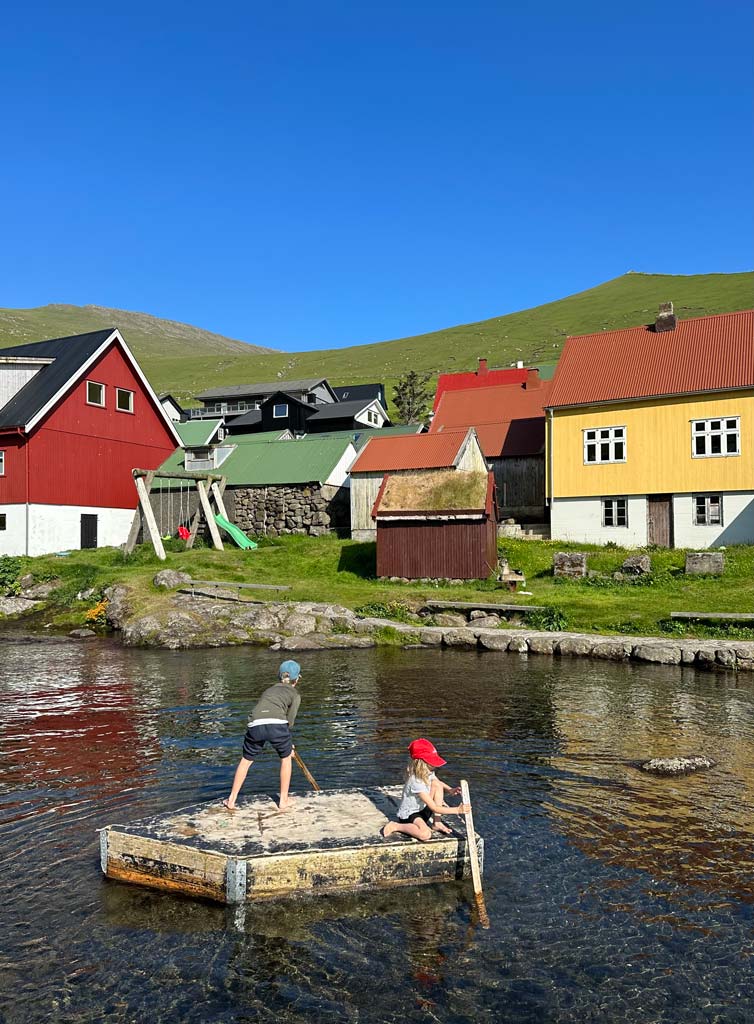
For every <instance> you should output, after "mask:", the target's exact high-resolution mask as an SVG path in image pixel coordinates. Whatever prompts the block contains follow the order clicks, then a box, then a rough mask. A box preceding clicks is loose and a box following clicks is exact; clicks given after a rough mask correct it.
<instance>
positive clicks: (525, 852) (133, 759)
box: [0, 638, 754, 1024]
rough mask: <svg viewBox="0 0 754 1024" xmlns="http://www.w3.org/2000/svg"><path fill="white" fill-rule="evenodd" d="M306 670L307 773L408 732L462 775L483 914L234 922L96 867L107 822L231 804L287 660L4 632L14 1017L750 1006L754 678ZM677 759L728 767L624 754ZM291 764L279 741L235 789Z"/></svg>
mask: <svg viewBox="0 0 754 1024" xmlns="http://www.w3.org/2000/svg"><path fill="white" fill-rule="evenodd" d="M301 660H302V662H303V664H304V667H305V672H306V675H305V680H304V683H303V687H302V688H303V704H302V712H301V715H300V722H299V728H298V729H297V744H298V745H299V748H300V750H301V752H302V754H303V755H304V757H305V759H306V760H307V762H308V764H309V766H310V768H311V769H312V771H313V773H314V775H315V777H316V778H317V779H318V781H319V782H320V784H322V785H323V786H328V787H329V786H361V785H374V784H378V785H383V784H391V783H395V782H397V781H400V775H401V770H402V766H403V762H404V751H405V746H406V744H407V743H408V742H409V740H410V739H412V738H413V737H414V736H416V735H420V734H425V735H428V736H430V737H431V738H432V739H433V740H434V741H435V742H436V743H437V745H438V747H439V748H440V750H441V752H443V754H444V756H445V757H446V758H448V760H449V762H450V765H449V767H448V769H446V771H445V778H446V779H447V780H448V781H451V782H453V781H456V780H457V778H458V777H459V775H461V774H463V775H465V776H467V777H468V779H469V780H470V785H471V792H472V799H473V800H474V803H475V818H476V822H477V827H478V829H479V831H480V832H482V833H483V834H484V835H485V837H486V840H487V854H486V870H485V888H486V893H487V907H488V910H489V913H490V917H491V918H492V927H491V929H490V930H489V931H482V930H480V929H479V928H478V927H476V926H475V924H474V917H473V914H472V913H471V910H470V899H469V895H470V894H469V890H468V888H467V887H466V886H465V885H460V884H450V885H443V886H433V887H428V888H416V889H407V890H399V891H397V892H387V893H385V892H383V893H374V894H367V895H363V894H362V895H359V896H358V897H357V896H349V895H343V896H342V897H337V898H332V897H331V898H320V899H319V900H309V901H298V902H293V901H292V902H288V903H285V904H265V905H262V906H258V907H255V908H249V909H248V910H247V911H246V913H245V915H241V914H239V913H238V912H237V911H235V912H234V911H232V910H227V909H225V908H220V907H216V906H212V905H210V904H203V903H200V902H193V901H190V900H185V899H180V898H176V897H174V896H168V895H161V894H157V893H151V892H148V891H146V890H141V889H138V888H132V887H128V886H123V885H118V884H115V883H111V882H108V881H106V880H105V879H103V877H102V875H101V873H100V869H99V861H98V845H97V841H96V835H95V829H96V828H97V827H98V826H101V825H104V824H106V823H108V822H125V821H128V820H129V819H132V818H135V817H140V816H142V815H145V814H150V813H157V812H162V811H168V810H172V809H174V808H177V807H180V806H182V805H184V804H190V803H194V802H196V801H200V800H211V799H219V798H220V797H221V796H223V795H225V793H226V791H227V789H228V786H229V781H230V777H231V772H232V768H233V766H234V765H235V762H236V760H237V757H238V753H239V743H240V737H241V735H242V732H243V729H244V726H245V722H246V714H247V712H248V710H249V709H250V707H251V705H252V703H253V699H254V696H255V695H256V694H257V693H258V692H259V690H260V689H261V688H262V687H263V686H264V685H266V684H267V683H268V682H269V681H270V680H271V679H272V678H273V675H274V669H275V667H276V665H277V659H276V657H275V656H274V655H273V654H270V653H268V652H266V651H256V650H221V651H208V652H198V653H197V652H192V653H173V652H151V651H133V650H128V651H126V650H123V649H121V648H119V647H117V646H116V645H115V644H109V643H97V644H87V645H81V646H75V645H71V646H69V645H55V646H52V645H31V644H22V643H17V642H9V641H8V640H7V638H6V641H5V642H2V643H0V712H1V715H2V717H1V719H0V772H1V774H0V856H1V858H2V871H1V872H0V908H1V909H0V1021H1V1022H2V1024H33V1022H37V1021H56V1022H83V1021H92V1022H94V1021H101V1020H107V1021H114V1022H121V1021H122V1022H132V1021H133V1022H136V1021H138V1022H150V1024H151V1022H160V1021H170V1022H173V1021H180V1022H184V1021H186V1022H200V1021H207V1022H241V1021H246V1022H266V1021H277V1022H282V1024H288V1022H294V1021H295V1022H299V1021H301V1022H303V1021H306V1022H309V1021H315V1020H316V1021H328V1022H329V1021H332V1022H341V1021H343V1022H345V1021H349V1022H351V1021H361V1022H366V1021H369V1022H387V1021H411V1022H414V1021H416V1022H419V1021H427V1022H429V1021H441V1022H453V1021H459V1022H460V1021H513V1022H536V1024H543V1022H564V1021H568V1022H571V1021H573V1022H579V1024H584V1022H592V1021H606V1022H621V1024H622V1022H637V1024H648V1022H651V1021H663V1022H665V1021H668V1022H670V1021H673V1022H676V1021H677V1022H684V1024H689V1022H696V1021H724V1022H738V1021H740V1022H742V1024H743V1022H747V1024H748V1022H751V1021H752V1020H754V980H753V976H752V967H753V966H754V964H753V959H752V958H753V957H754V942H753V938H754V914H753V910H754V867H753V866H752V850H753V849H754V847H753V845H752V840H753V839H754V818H753V816H752V801H753V798H754V699H753V696H752V694H753V692H754V680H750V679H748V678H746V677H741V679H740V680H739V681H738V682H737V681H736V679H735V677H733V676H730V675H714V674H703V673H696V672H694V671H692V670H680V669H663V668H659V667H653V666H646V667H637V666H622V665H620V666H615V665H610V664H598V663H595V664H588V663H585V662H580V661H576V660H574V661H569V660H565V659H564V660H563V661H558V660H554V661H551V660H550V659H547V658H541V657H540V658H531V659H530V660H528V661H526V660H520V659H519V658H518V657H515V656H510V655H508V656H506V655H495V654H487V655H477V654H471V653H461V652H452V651H447V652H444V653H439V652H437V651H410V652H403V651H393V650H380V651H359V652H354V653H349V652H336V653H332V652H329V653H322V654H312V655H306V656H303V657H302V659H301ZM675 752H680V753H706V754H710V755H712V756H714V757H715V758H716V759H717V760H718V761H719V762H720V766H719V767H718V768H717V769H715V770H713V771H712V772H708V773H700V774H698V775H695V776H689V777H686V778H682V779H677V780H657V779H652V778H648V777H645V776H644V775H642V774H641V773H640V772H638V771H637V770H636V769H635V767H633V765H632V762H633V761H635V759H637V758H643V757H645V756H651V755H663V754H669V753H675ZM295 772H296V769H295V767H294V773H295ZM276 775H277V759H276V758H275V757H274V755H267V757H266V758H265V759H264V760H263V761H260V762H258V763H257V764H256V765H255V766H254V768H252V771H251V773H250V776H249V781H248V782H247V789H246V792H247V793H248V792H250V791H251V789H252V788H256V789H260V790H267V791H270V792H272V791H274V789H275V785H276ZM294 786H295V787H297V788H303V787H304V783H303V780H302V779H301V777H300V775H297V774H294Z"/></svg>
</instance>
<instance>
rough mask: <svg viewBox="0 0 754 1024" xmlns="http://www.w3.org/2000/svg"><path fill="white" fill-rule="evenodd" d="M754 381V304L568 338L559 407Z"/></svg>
mask: <svg viewBox="0 0 754 1024" xmlns="http://www.w3.org/2000/svg"><path fill="white" fill-rule="evenodd" d="M747 387H748V388H750V387H754V310H751V309H749V310H745V311H743V312H741V313H721V314H719V315H717V316H702V317H696V318H695V319H693V320H679V321H678V326H677V327H676V328H675V330H674V331H664V332H662V333H659V334H658V333H656V332H655V330H654V327H652V326H649V327H647V326H642V327H628V328H626V329H624V330H621V331H604V332H603V333H601V334H584V335H580V336H578V337H573V338H568V340H567V341H566V343H565V347H564V349H563V354H562V356H561V357H560V362H559V363H558V368H557V370H556V371H555V378H554V380H553V387H552V394H551V395H550V402H549V404H550V405H551V406H553V407H555V408H557V407H558V406H568V405H591V404H592V403H594V402H619V401H621V400H623V399H631V398H651V397H653V396H659V395H685V394H694V393H696V392H704V391H726V390H730V389H733V388H747Z"/></svg>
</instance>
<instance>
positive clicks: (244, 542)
mask: <svg viewBox="0 0 754 1024" xmlns="http://www.w3.org/2000/svg"><path fill="white" fill-rule="evenodd" d="M215 522H216V523H217V525H218V526H219V527H220V528H221V529H223V530H225V532H226V533H229V534H230V536H231V537H232V538H233V540H234V541H235V542H236V544H237V545H238V546H239V548H245V549H248V550H251V549H252V548H255V547H256V546H257V545H256V544H255V543H254V541H253V540H249V538H248V537H247V536H246V534H245V533H244V532H243V530H239V529H238V527H237V526H234V525H233V523H229V522H228V520H227V519H226V518H225V516H219V515H218V516H215Z"/></svg>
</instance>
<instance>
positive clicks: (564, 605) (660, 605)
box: [0, 537, 754, 638]
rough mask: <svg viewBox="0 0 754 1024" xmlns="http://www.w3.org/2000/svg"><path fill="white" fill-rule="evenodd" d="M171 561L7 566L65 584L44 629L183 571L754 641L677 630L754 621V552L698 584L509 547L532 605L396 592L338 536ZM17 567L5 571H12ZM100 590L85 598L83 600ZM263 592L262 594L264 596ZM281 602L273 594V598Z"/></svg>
mask: <svg viewBox="0 0 754 1024" xmlns="http://www.w3.org/2000/svg"><path fill="white" fill-rule="evenodd" d="M168 547H169V548H173V549H174V550H169V551H168V553H167V560H166V561H165V562H160V561H159V560H158V559H157V558H156V556H155V555H154V553H153V552H152V550H151V548H150V547H148V546H142V547H140V548H137V549H136V551H135V552H134V553H133V554H132V555H131V556H129V557H126V556H124V555H123V553H122V552H121V551H120V550H118V549H114V548H104V549H99V550H97V551H74V552H71V553H70V554H69V555H67V556H66V557H59V556H54V555H47V556H43V557H40V558H29V559H26V558H22V559H14V560H7V559H6V560H3V559H0V592H1V591H2V590H3V589H4V588H7V587H8V586H10V587H11V588H12V586H13V580H14V579H17V578H18V576H19V575H21V574H23V573H32V574H33V576H34V578H35V580H38V581H43V580H50V579H59V581H60V582H59V584H58V586H57V587H56V589H55V590H54V591H53V592H52V593H51V594H50V596H49V598H48V599H47V603H46V604H45V606H44V607H43V608H41V609H40V611H39V612H38V613H36V614H35V615H34V617H33V619H32V620H31V621H32V622H33V623H34V625H35V626H49V628H56V629H63V628H71V627H73V626H80V625H82V624H84V621H85V619H86V616H87V614H88V613H90V612H91V611H92V609H95V608H96V606H97V603H98V600H99V596H100V594H101V591H102V589H103V588H104V587H106V586H109V585H111V584H113V583H125V584H127V585H128V586H130V587H131V588H132V589H133V591H134V595H135V609H136V610H139V611H144V612H146V611H148V610H157V609H158V607H159V606H160V605H161V604H162V603H163V602H165V601H166V600H168V598H167V597H166V595H165V594H164V593H161V592H159V591H157V590H156V588H155V587H154V586H153V585H152V578H153V576H154V574H155V572H157V570H158V569H160V568H171V569H178V570H181V571H183V572H187V573H189V574H190V575H191V576H193V577H194V578H195V579H207V580H228V581H235V582H256V583H272V584H282V585H285V586H289V587H290V588H291V589H290V590H289V591H286V592H284V593H281V595H280V597H281V598H282V599H285V600H292V601H303V600H307V601H326V602H334V603H337V604H342V605H345V606H346V607H349V608H354V609H359V608H363V607H365V606H369V608H370V609H371V610H372V611H373V613H374V614H383V615H386V617H392V618H396V619H401V618H403V617H405V616H406V615H407V613H408V611H409V609H411V608H415V607H418V605H419V604H421V603H422V602H423V601H426V600H427V599H430V598H438V597H441V598H447V599H448V600H459V601H464V600H484V601H495V600H497V601H503V602H510V601H515V602H520V603H521V604H537V605H546V606H548V607H549V608H552V609H553V610H554V611H553V613H552V614H551V615H550V616H549V617H548V618H549V621H550V623H551V625H553V626H559V627H560V628H566V629H570V630H575V631H579V632H591V633H624V634H650V635H674V636H698V637H703V636H710V635H716V636H729V637H742V638H752V637H754V629H750V628H743V627H738V628H727V629H724V628H720V627H718V628H716V629H714V628H710V627H704V626H702V625H698V624H696V625H692V626H688V627H685V626H684V627H680V626H678V625H676V624H672V625H671V624H670V621H669V620H670V613H671V612H672V611H702V612H703V611H731V612H733V611H751V610H753V609H754V547H748V546H747V547H743V546H741V547H731V548H728V549H727V550H726V552H725V573H724V575H723V576H721V577H691V576H686V575H685V574H684V572H683V566H684V561H685V552H684V551H668V550H655V551H649V552H648V554H649V555H650V557H651V559H652V569H653V571H652V574H651V576H649V577H646V578H639V579H638V580H625V581H620V582H619V581H615V580H613V579H612V577H611V574H612V573H613V572H615V571H617V570H619V569H620V566H621V563H622V562H623V560H624V559H625V558H626V557H627V555H628V554H636V552H635V551H628V550H625V549H622V548H617V547H616V548H612V547H608V548H606V547H590V546H589V545H583V544H581V545H569V544H563V543H559V542H556V541H514V540H505V541H501V542H500V553H501V554H503V555H505V556H506V557H507V558H508V560H509V562H510V564H511V566H512V567H513V568H520V569H522V570H523V572H524V573H525V575H526V578H527V586H526V590H527V591H530V595H524V594H517V595H511V594H508V593H507V592H505V591H501V590H497V589H495V587H494V584H493V583H492V582H491V581H479V582H473V583H467V584H463V585H449V584H447V585H437V586H434V585H426V584H425V585H421V584H401V583H388V582H384V581H382V580H378V579H376V577H375V546H374V544H359V543H356V542H355V541H344V540H338V539H337V538H335V537H325V538H316V539H315V538H309V537H281V538H277V539H275V540H274V541H273V540H264V541H262V544H261V545H260V547H259V548H258V549H257V550H256V551H252V552H248V553H247V552H243V551H239V550H238V549H236V548H232V549H231V548H229V549H227V550H225V551H215V550H213V549H211V548H196V549H194V550H192V551H186V550H185V549H183V545H182V543H181V542H178V541H170V542H168ZM562 550H586V551H588V552H589V568H590V569H592V570H594V571H596V572H597V573H599V574H600V575H598V576H594V577H592V578H588V579H585V580H580V581H570V580H569V581H562V580H555V579H554V578H553V576H552V556H553V554H554V552H556V551H562ZM3 566H5V568H3ZM86 591H91V592H92V593H90V594H89V595H88V596H87V597H85V598H84V599H79V598H78V596H77V595H79V594H81V593H82V592H86ZM262 594H263V592H261V591H260V596H261V595H262ZM269 596H270V597H272V596H273V595H272V594H270V595H269Z"/></svg>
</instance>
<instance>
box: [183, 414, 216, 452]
mask: <svg viewBox="0 0 754 1024" xmlns="http://www.w3.org/2000/svg"><path fill="white" fill-rule="evenodd" d="M221 423H222V420H188V421H187V422H186V423H176V424H174V426H175V429H176V430H177V431H178V434H179V436H180V439H181V441H183V447H184V448H192V447H197V448H199V447H201V445H203V444H209V439H210V438H211V437H214V435H215V433H216V431H217V428H218V427H219V426H220V424H221Z"/></svg>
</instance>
